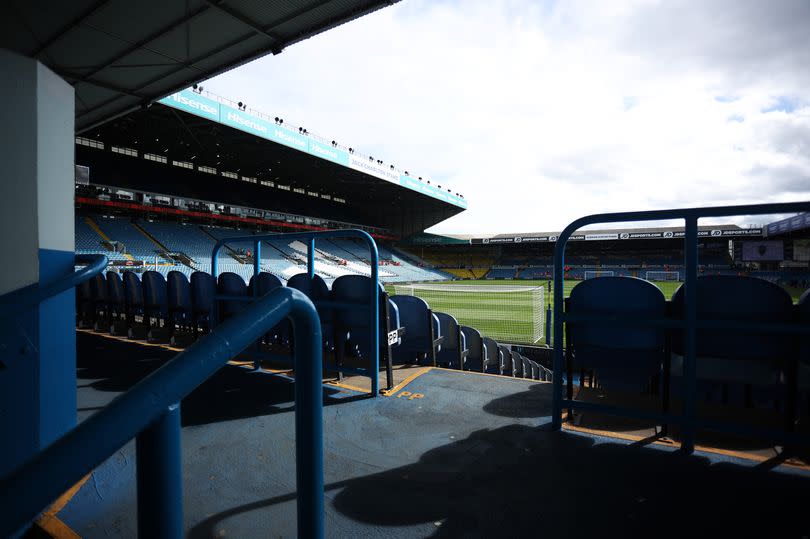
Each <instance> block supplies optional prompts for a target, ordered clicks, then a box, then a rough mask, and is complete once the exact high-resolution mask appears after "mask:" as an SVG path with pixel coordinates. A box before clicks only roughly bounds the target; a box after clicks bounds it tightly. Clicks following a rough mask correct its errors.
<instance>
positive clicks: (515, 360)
mask: <svg viewBox="0 0 810 539" xmlns="http://www.w3.org/2000/svg"><path fill="white" fill-rule="evenodd" d="M512 376H514V377H516V378H523V356H521V355H520V354H518V353H517V352H515V351H514V350H513V351H512Z"/></svg>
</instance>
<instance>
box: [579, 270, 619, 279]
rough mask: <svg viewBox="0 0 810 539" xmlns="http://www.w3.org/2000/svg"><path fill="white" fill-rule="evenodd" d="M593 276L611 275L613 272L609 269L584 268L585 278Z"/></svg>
mask: <svg viewBox="0 0 810 539" xmlns="http://www.w3.org/2000/svg"><path fill="white" fill-rule="evenodd" d="M594 277H613V272H612V271H609V270H607V271H602V270H585V278H586V279H593V278H594Z"/></svg>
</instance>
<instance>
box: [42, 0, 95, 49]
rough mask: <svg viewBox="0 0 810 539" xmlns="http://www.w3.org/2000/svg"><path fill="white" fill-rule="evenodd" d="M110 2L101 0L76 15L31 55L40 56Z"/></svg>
mask: <svg viewBox="0 0 810 539" xmlns="http://www.w3.org/2000/svg"><path fill="white" fill-rule="evenodd" d="M108 2H109V0H99V1H98V2H96V3H95V4H93V5H91V6H90V7H89V8H87V9H86V10H84V11H83V12H82V13H81V14H79V16H78V17H76V18H75V19H73V20H72V21H70V22H69V23H67V24H66V25H65V26H63V27H62V28H60V29H59V30H57V31H56V32H55V33H54V34H53V35H52V36H51V37H49V38H48V39H46V40H45V41H44V42H43V43H41V44H40V45H39V47H37V50H35V51H34V52H33V53H31V56H32V57H33V58H39V55H40V54H42V53H44V52H45V51H46V50H47V49H48V47H50V46H51V45H53V44H54V43H56V42H57V41H59V40H60V39H62V38H63V37H64V36H65V35H66V34H68V33H69V32H70V31H71V30H73V29H74V28H76V27H77V26H79V25H80V24H81V23H82V21H84V20H85V19H88V18H90V17H92V16H93V14H94V13H96V12H97V11H98V10H99V9H101V8H102V7H104V6H105V5H106V4H107V3H108Z"/></svg>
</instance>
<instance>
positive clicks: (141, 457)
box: [135, 404, 183, 539]
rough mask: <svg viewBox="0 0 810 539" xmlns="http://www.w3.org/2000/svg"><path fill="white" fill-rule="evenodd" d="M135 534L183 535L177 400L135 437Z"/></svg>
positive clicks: (178, 536) (141, 535)
mask: <svg viewBox="0 0 810 539" xmlns="http://www.w3.org/2000/svg"><path fill="white" fill-rule="evenodd" d="M135 451H136V455H137V464H136V467H137V477H138V536H139V537H165V538H174V539H181V538H182V537H183V463H182V451H181V445H180V404H172V405H171V406H169V407H168V409H167V410H166V413H164V414H163V415H161V416H160V417H159V418H158V419H157V420H155V422H154V423H152V424H151V425H150V426H149V427H147V428H146V429H145V430H144V431H143V432H141V433H140V434H139V435H138V436H137V438H136V441H135Z"/></svg>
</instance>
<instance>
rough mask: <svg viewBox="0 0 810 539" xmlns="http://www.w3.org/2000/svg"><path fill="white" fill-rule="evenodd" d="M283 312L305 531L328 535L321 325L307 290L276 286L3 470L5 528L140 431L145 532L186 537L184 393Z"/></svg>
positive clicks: (26, 518) (16, 527)
mask: <svg viewBox="0 0 810 539" xmlns="http://www.w3.org/2000/svg"><path fill="white" fill-rule="evenodd" d="M88 278H89V277H88ZM284 317H289V318H290V320H291V321H292V325H293V332H294V337H295V339H296V350H295V370H296V383H295V432H296V440H295V445H296V448H295V454H296V480H297V496H298V500H297V503H298V511H297V517H298V535H299V537H308V538H309V537H316V538H318V537H323V531H324V517H323V509H324V505H323V389H322V383H321V369H322V357H321V324H320V319H319V318H318V314H317V312H316V310H315V306H314V305H313V304H312V302H311V301H310V300H309V298H307V297H306V296H305V295H304V294H302V293H301V292H299V291H297V290H293V289H287V288H283V289H277V290H274V291H272V292H271V293H269V294H267V295H265V296H263V297H262V298H260V299H259V300H258V301H256V302H255V303H253V304H251V305H249V306H248V307H247V308H246V309H245V310H244V311H242V312H241V313H239V315H237V316H235V317H233V318H231V319H229V320H226V321H225V322H223V323H222V324H221V325H219V326H218V327H216V328H215V329H214V330H213V331H211V333H209V334H208V335H206V336H205V337H203V338H202V339H200V340H199V341H197V342H196V343H195V344H193V345H192V346H191V347H189V348H187V349H186V350H185V351H183V352H182V353H180V354H179V355H178V356H177V357H175V358H174V359H172V360H170V361H169V362H168V363H166V364H165V365H163V366H162V367H160V368H159V369H158V370H156V371H155V372H153V373H152V374H150V375H149V376H147V377H146V378H144V379H143V380H141V381H140V382H138V383H137V384H136V385H135V386H134V387H132V389H130V390H129V391H127V392H126V393H124V394H123V395H120V396H119V397H117V398H116V399H115V400H113V401H112V402H111V403H110V404H109V405H107V406H106V407H105V408H104V409H103V410H101V411H100V412H98V413H97V414H95V415H93V416H92V417H90V418H89V419H87V420H86V421H84V422H83V423H81V424H80V425H78V426H77V427H76V428H75V429H73V430H71V431H70V432H68V433H67V434H65V435H64V436H62V437H61V438H60V439H58V440H56V441H55V442H54V443H53V444H51V445H50V446H49V447H47V448H46V449H44V450H43V451H41V452H40V453H39V454H37V455H36V456H34V457H33V458H32V459H31V460H29V461H28V462H26V463H25V464H23V465H22V466H20V467H19V468H17V469H16V470H14V471H13V472H12V473H11V474H10V475H8V476H7V477H5V478H3V480H2V482H0V506H1V507H3V511H2V512H0V536H2V537H7V536H14V535H15V533H17V532H19V531H20V530H21V529H22V528H23V527H24V526H26V525H27V524H28V523H29V522H30V521H31V520H33V519H34V518H36V516H37V515H38V514H39V512H40V511H42V510H43V509H44V508H45V507H46V506H47V505H48V504H50V503H51V502H53V501H54V500H55V499H56V498H57V497H58V496H59V495H61V494H62V493H63V492H65V491H66V490H67V489H68V488H70V486H71V485H73V484H75V483H76V482H78V481H79V480H80V479H81V478H82V477H83V476H84V475H85V474H87V473H88V472H90V471H91V470H93V469H94V468H96V467H97V466H99V465H100V464H101V463H102V462H103V461H104V460H106V459H107V458H109V457H110V456H111V455H113V454H114V453H115V452H116V451H118V450H119V449H120V448H121V447H122V446H123V445H124V444H126V443H127V442H128V441H129V440H131V439H132V438H136V454H137V462H138V465H137V484H138V535H139V536H140V537H144V538H146V537H149V538H151V537H173V538H180V537H183V510H182V504H183V495H182V488H183V485H182V482H183V476H182V463H181V449H180V431H181V429H180V401H181V400H182V399H183V398H184V397H185V396H187V395H188V394H189V393H191V392H192V391H193V390H194V389H195V388H196V387H197V386H199V385H200V384H202V383H203V382H204V381H205V380H207V379H208V378H209V377H211V376H212V375H213V374H214V373H215V372H216V371H218V370H219V369H220V368H221V367H222V366H224V365H225V364H226V363H227V362H228V361H229V360H230V359H231V358H233V357H234V356H235V355H237V354H238V353H240V352H242V350H244V349H245V348H247V347H248V346H249V345H250V344H252V343H253V342H255V341H256V340H257V339H259V337H260V336H261V335H263V334H264V333H266V332H267V331H268V330H269V329H270V328H272V327H273V326H275V325H276V324H278V323H279V322H280V321H281V320H282V319H283V318H284Z"/></svg>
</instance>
